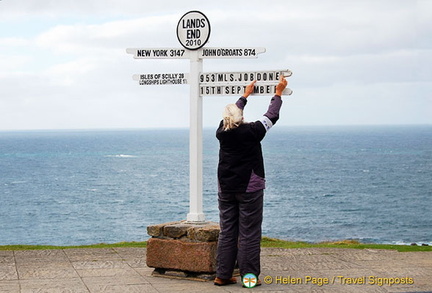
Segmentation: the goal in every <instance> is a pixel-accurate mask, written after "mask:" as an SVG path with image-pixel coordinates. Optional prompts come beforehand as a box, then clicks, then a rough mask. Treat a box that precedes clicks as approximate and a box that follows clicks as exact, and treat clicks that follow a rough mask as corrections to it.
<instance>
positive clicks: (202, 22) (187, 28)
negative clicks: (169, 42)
mask: <svg viewBox="0 0 432 293" xmlns="http://www.w3.org/2000/svg"><path fill="white" fill-rule="evenodd" d="M209 37H210V22H209V20H208V18H207V17H206V16H205V15H204V14H203V13H202V12H200V11H189V12H188V13H186V14H185V15H183V16H182V17H181V18H180V21H179V22H178V24H177V38H178V40H179V42H180V44H181V45H182V46H183V47H185V48H186V49H189V50H198V49H200V48H201V47H203V46H204V45H205V44H206V43H207V41H208V39H209Z"/></svg>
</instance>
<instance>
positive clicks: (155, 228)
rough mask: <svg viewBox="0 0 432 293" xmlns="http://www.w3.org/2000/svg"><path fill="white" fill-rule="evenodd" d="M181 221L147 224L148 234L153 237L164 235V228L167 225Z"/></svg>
mask: <svg viewBox="0 0 432 293" xmlns="http://www.w3.org/2000/svg"><path fill="white" fill-rule="evenodd" d="M178 223H180V222H169V223H163V224H157V225H150V226H147V234H148V235H150V236H153V237H159V236H163V229H164V227H165V226H166V225H172V224H178Z"/></svg>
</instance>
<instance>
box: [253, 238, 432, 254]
mask: <svg viewBox="0 0 432 293" xmlns="http://www.w3.org/2000/svg"><path fill="white" fill-rule="evenodd" d="M261 246H262V247H279V248H311V247H326V248H353V249H391V250H397V251H400V252H406V251H432V246H414V245H393V244H372V243H361V242H359V241H356V240H342V241H335V242H320V243H309V242H301V241H285V240H280V239H275V238H269V237H263V238H262V241H261Z"/></svg>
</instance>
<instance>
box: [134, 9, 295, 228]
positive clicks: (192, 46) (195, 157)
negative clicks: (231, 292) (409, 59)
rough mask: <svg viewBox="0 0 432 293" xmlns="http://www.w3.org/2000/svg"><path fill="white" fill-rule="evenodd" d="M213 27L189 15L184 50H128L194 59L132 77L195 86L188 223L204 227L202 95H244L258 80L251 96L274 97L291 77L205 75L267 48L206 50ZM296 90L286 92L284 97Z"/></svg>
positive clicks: (180, 30)
mask: <svg viewBox="0 0 432 293" xmlns="http://www.w3.org/2000/svg"><path fill="white" fill-rule="evenodd" d="M210 32H211V28H210V22H209V20H208V18H207V17H206V16H205V15H204V14H203V13H201V12H199V11H190V12H188V13H186V14H184V15H183V16H182V17H181V18H180V20H179V22H178V24H177V39H178V41H179V42H180V44H181V45H182V47H181V48H128V49H126V52H127V53H129V54H132V55H133V57H134V58H135V59H189V61H190V71H189V72H188V73H187V72H174V73H172V72H158V73H150V72H149V73H140V74H135V75H133V79H134V80H136V81H138V83H139V85H151V86H155V85H184V84H187V85H189V87H190V98H189V101H190V102H189V107H190V114H189V115H190V123H189V125H190V126H189V213H188V214H187V221H188V222H192V223H201V222H205V215H204V213H203V181H202V178H203V176H202V175H203V165H202V161H203V157H202V153H203V147H202V119H203V110H202V108H203V107H202V104H203V99H202V97H203V96H215V95H216V96H217V95H221V96H227V95H228V96H229V95H237V96H240V95H242V94H243V92H244V89H245V87H246V86H247V85H248V84H250V83H251V82H252V81H254V80H256V81H257V82H256V83H255V87H254V92H253V93H252V95H265V96H269V95H273V94H274V93H275V91H276V85H277V84H278V82H279V78H280V76H281V75H283V76H285V77H289V76H291V74H292V73H291V71H290V70H288V69H281V70H268V71H248V72H208V73H205V72H203V60H204V59H230V58H246V59H249V58H252V59H254V58H258V55H259V54H262V53H265V51H266V49H265V48H262V47H214V48H213V47H204V46H205V44H206V43H207V42H208V40H209V38H210ZM291 93H292V91H291V90H290V89H289V88H286V89H285V90H284V92H283V94H284V95H290V94H291Z"/></svg>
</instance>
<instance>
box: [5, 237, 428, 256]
mask: <svg viewBox="0 0 432 293" xmlns="http://www.w3.org/2000/svg"><path fill="white" fill-rule="evenodd" d="M113 247H147V242H145V241H143V242H118V243H111V244H109V243H98V244H92V245H79V246H52V245H4V246H0V250H42V249H70V248H113ZM261 247H278V248H311V247H323V248H352V249H391V250H397V251H400V252H406V251H432V246H412V245H392V244H370V243H361V242H359V241H356V240H342V241H335V242H320V243H309V242H302V241H286V240H280V239H275V238H269V237H263V238H262V241H261Z"/></svg>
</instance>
